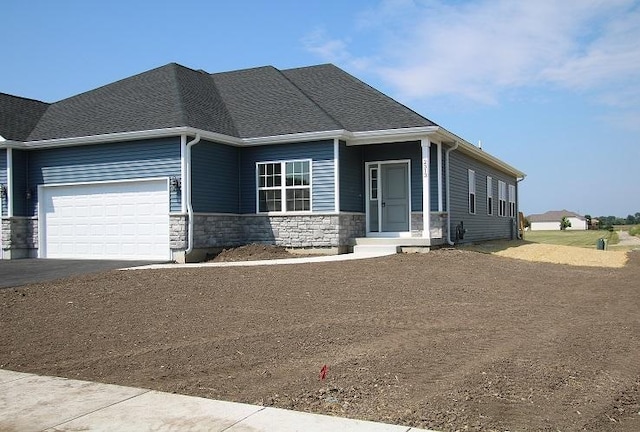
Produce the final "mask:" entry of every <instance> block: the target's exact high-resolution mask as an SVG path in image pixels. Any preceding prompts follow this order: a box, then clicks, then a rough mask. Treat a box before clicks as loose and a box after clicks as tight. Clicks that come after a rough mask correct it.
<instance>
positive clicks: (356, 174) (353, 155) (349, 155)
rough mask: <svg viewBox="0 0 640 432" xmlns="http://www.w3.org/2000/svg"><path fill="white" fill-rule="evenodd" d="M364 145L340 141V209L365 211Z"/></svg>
mask: <svg viewBox="0 0 640 432" xmlns="http://www.w3.org/2000/svg"><path fill="white" fill-rule="evenodd" d="M364 197H365V189H364V159H363V147H362V146H353V147H351V146H350V147H347V146H346V144H345V143H344V142H340V211H344V212H364Z"/></svg>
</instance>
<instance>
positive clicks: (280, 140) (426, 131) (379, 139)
mask: <svg viewBox="0 0 640 432" xmlns="http://www.w3.org/2000/svg"><path fill="white" fill-rule="evenodd" d="M196 134H200V136H201V137H202V138H203V139H205V140H209V141H214V142H217V143H221V144H228V145H233V146H239V147H242V146H257V145H268V144H285V143H295V142H301V141H315V140H329V139H339V140H340V139H341V140H344V141H346V143H347V145H366V144H381V143H388V142H400V141H419V140H420V139H422V138H424V137H425V136H429V135H437V136H439V137H440V138H441V139H442V141H447V142H456V141H457V142H459V143H460V146H461V149H463V150H465V151H466V153H468V154H470V155H472V156H473V157H474V158H476V159H479V160H482V161H484V162H487V163H489V164H490V165H493V166H495V167H497V168H499V169H501V170H503V171H506V172H508V173H510V174H513V175H514V176H516V177H518V178H524V177H525V176H526V175H525V174H524V173H523V172H521V171H519V170H517V169H515V168H514V167H512V166H511V165H509V164H506V163H504V162H502V161H501V160H499V159H497V158H495V157H494V156H491V155H490V154H489V153H486V152H484V151H482V150H480V149H478V148H477V147H476V146H474V145H473V144H471V143H469V142H467V141H465V140H463V139H462V138H460V137H458V136H457V135H455V134H453V133H451V132H449V131H448V130H446V129H444V128H441V127H440V126H420V127H410V128H400V129H380V130H374V131H362V132H350V131H347V130H344V129H337V130H329V131H319V132H301V133H295V134H287V135H274V136H266V137H257V138H237V137H233V136H230V135H224V134H220V133H216V132H208V131H205V130H201V129H196V128H192V127H189V126H181V127H174V128H164V129H151V130H144V131H132V132H117V133H111V134H103V135H90V136H84V137H73V138H56V139H50V140H41V141H29V142H19V141H11V140H6V141H0V148H16V149H38V148H51V147H67V146H74V145H88V144H101V143H108V142H118V141H127V140H129V141H134V140H143V139H151V138H162V137H175V136H181V135H191V136H195V135H196Z"/></svg>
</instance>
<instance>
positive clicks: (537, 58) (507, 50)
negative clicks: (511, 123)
mask: <svg viewBox="0 0 640 432" xmlns="http://www.w3.org/2000/svg"><path fill="white" fill-rule="evenodd" d="M639 3H640V2H638V1H637V0H563V1H560V2H559V1H557V0H537V1H522V2H519V1H518V2H515V1H512V0H485V1H461V2H446V1H444V0H424V1H420V0H414V1H412V0H385V1H382V2H381V3H380V4H379V5H378V6H377V7H375V8H374V9H370V10H367V11H363V13H362V14H361V15H360V16H359V17H358V19H356V20H355V22H354V29H355V30H353V31H354V32H355V33H353V34H352V35H351V37H352V38H354V39H355V37H356V36H357V37H359V38H369V39H370V40H372V41H374V40H375V41H380V42H379V45H378V46H377V47H376V48H374V50H375V51H376V56H375V57H368V58H364V59H361V58H360V57H359V56H358V55H357V53H352V52H350V43H349V40H348V39H346V38H343V39H330V38H326V37H325V36H326V35H324V34H320V33H316V34H314V35H313V37H312V38H311V40H313V43H311V44H307V48H308V49H309V50H310V51H312V52H314V53H316V54H317V55H319V56H320V57H322V58H324V59H325V60H329V61H333V62H336V63H339V64H342V65H347V66H351V67H358V66H359V67H366V68H367V70H368V71H369V72H373V73H375V74H378V75H379V76H380V77H381V78H382V79H383V80H385V81H386V82H387V83H388V84H390V85H391V86H393V87H394V88H395V89H396V91H397V92H398V94H399V96H400V97H402V98H403V99H422V98H431V97H436V96H456V97H461V98H464V99H467V100H472V101H476V102H480V103H485V104H492V103H496V102H497V101H498V100H499V97H500V95H501V93H502V92H504V91H510V90H513V89H518V88H526V87H536V86H547V85H553V86H556V87H559V88H563V89H569V90H571V91H579V92H584V93H593V94H594V95H595V96H596V99H598V100H599V101H600V102H603V101H606V103H608V104H611V105H623V104H627V105H633V104H638V103H640V96H639V95H640V4H639ZM373 35H375V37H373ZM629 86H631V87H634V89H635V90H632V91H630V89H629ZM630 94H632V95H634V96H632V98H631V99H630V97H629V95H630Z"/></svg>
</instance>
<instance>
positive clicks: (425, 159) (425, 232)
mask: <svg viewBox="0 0 640 432" xmlns="http://www.w3.org/2000/svg"><path fill="white" fill-rule="evenodd" d="M430 147H431V142H430V141H429V138H424V139H421V140H420V148H421V149H422V238H431V230H430V227H431V194H430V190H429V189H430V188H429V177H430V175H429V151H430Z"/></svg>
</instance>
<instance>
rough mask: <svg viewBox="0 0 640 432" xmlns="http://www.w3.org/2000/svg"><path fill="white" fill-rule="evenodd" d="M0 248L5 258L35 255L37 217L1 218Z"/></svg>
mask: <svg viewBox="0 0 640 432" xmlns="http://www.w3.org/2000/svg"><path fill="white" fill-rule="evenodd" d="M2 249H3V250H4V251H5V254H4V256H5V257H6V258H28V257H35V256H37V249H38V219H37V218H31V217H3V218H2Z"/></svg>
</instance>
